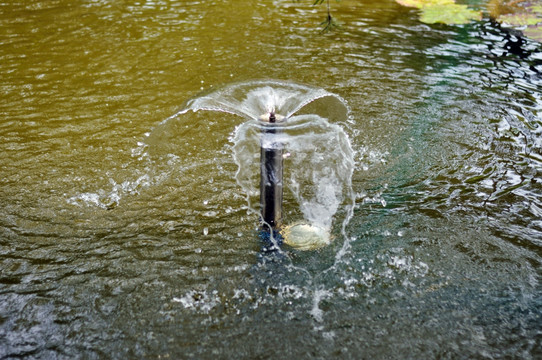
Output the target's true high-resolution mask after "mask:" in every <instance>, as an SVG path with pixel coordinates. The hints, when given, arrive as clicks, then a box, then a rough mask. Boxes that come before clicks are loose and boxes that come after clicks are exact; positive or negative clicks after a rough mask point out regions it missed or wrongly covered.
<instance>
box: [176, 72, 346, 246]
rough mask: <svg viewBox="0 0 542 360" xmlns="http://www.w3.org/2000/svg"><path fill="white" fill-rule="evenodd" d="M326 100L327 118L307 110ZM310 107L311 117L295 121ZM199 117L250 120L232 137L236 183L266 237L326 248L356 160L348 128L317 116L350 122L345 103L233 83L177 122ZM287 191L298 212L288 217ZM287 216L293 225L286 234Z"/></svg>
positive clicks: (283, 86)
mask: <svg viewBox="0 0 542 360" xmlns="http://www.w3.org/2000/svg"><path fill="white" fill-rule="evenodd" d="M320 99H326V100H327V101H326V102H325V103H324V104H323V107H324V108H325V109H324V111H322V110H321V109H318V108H317V107H313V108H311V107H309V106H307V105H309V104H314V102H316V101H317V100H320ZM305 107H306V109H308V110H306V111H305V112H306V114H299V115H297V114H298V113H301V111H302V109H303V108H305ZM200 110H210V111H219V112H225V113H231V114H235V115H238V116H240V117H242V118H244V119H246V120H247V121H246V122H245V123H243V124H241V125H239V126H238V127H237V128H236V130H235V136H234V137H233V143H234V145H233V150H234V158H235V162H236V163H237V165H238V171H237V174H236V180H237V182H238V184H239V185H240V186H241V187H242V189H243V190H244V191H245V193H246V194H247V200H248V203H249V208H250V209H251V210H253V211H254V212H255V213H258V214H259V215H260V220H261V223H262V229H263V230H264V231H267V232H268V233H270V234H271V238H272V239H273V238H275V235H276V234H279V232H280V234H282V236H284V237H286V238H287V239H286V241H285V242H287V243H289V244H290V245H291V246H293V247H298V248H300V249H312V248H317V247H321V246H323V245H327V244H328V243H329V241H330V238H331V236H330V235H329V232H330V230H331V222H332V219H333V216H334V215H335V213H336V212H337V210H338V208H339V206H340V204H341V202H342V201H343V200H344V199H345V198H350V197H351V195H347V196H345V195H344V189H343V188H345V187H346V188H348V187H351V186H350V182H351V176H352V172H353V155H352V150H351V147H350V144H349V141H348V136H347V135H346V134H345V133H344V131H343V130H342V128H340V127H339V126H338V125H335V124H332V123H330V122H329V119H328V118H326V117H322V116H319V114H316V112H322V113H324V115H325V116H328V117H333V120H336V121H342V120H346V118H347V116H348V110H349V109H348V105H347V103H346V101H345V100H344V99H343V98H342V97H340V96H339V95H336V94H333V93H331V92H328V91H327V90H324V89H322V88H316V87H311V86H307V85H301V84H295V83H291V82H285V81H277V80H259V81H249V82H241V83H234V84H231V85H228V86H225V87H223V88H221V89H218V90H213V91H211V92H208V93H205V94H203V95H200V96H197V97H195V98H192V99H190V100H188V101H187V103H186V104H185V106H184V108H183V109H182V110H180V111H179V112H178V113H177V114H175V115H174V116H172V117H171V118H173V117H176V116H178V115H181V114H184V113H187V112H189V111H193V112H197V111H200ZM312 112H315V113H312ZM171 118H169V119H171ZM169 119H166V121H168V120H169ZM254 154H260V159H259V167H256V166H255V164H254V163H255V161H254V160H255V159H254ZM283 164H285V165H284V166H283ZM284 174H286V175H287V178H286V179H285V178H284ZM258 177H259V178H258ZM254 184H259V201H258V205H257V207H256V208H254V207H252V206H251V204H252V201H251V200H250V197H251V195H256V194H258V189H256V188H255V185H254ZM284 189H286V190H287V191H288V192H289V194H287V199H286V200H287V203H288V205H291V204H295V205H293V207H294V208H295V209H294V210H293V209H292V208H291V207H289V209H288V212H287V213H286V212H283V209H282V206H283V191H284ZM283 215H287V216H289V217H290V218H292V219H293V221H292V222H293V223H294V224H293V225H290V226H286V227H283V223H284V222H283V218H282V217H283ZM300 225H303V226H300ZM291 226H295V228H291ZM288 238H289V241H288ZM297 245H299V246H297Z"/></svg>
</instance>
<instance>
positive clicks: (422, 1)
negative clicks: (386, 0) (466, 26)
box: [395, 0, 455, 9]
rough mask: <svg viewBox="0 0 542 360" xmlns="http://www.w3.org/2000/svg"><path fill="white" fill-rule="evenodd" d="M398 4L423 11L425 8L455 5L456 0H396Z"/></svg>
mask: <svg viewBox="0 0 542 360" xmlns="http://www.w3.org/2000/svg"><path fill="white" fill-rule="evenodd" d="M395 1H396V2H397V3H398V4H400V5H403V6H408V7H413V8H418V9H421V8H423V7H424V6H433V5H446V4H455V1H454V0H395Z"/></svg>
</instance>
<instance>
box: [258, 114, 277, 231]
mask: <svg viewBox="0 0 542 360" xmlns="http://www.w3.org/2000/svg"><path fill="white" fill-rule="evenodd" d="M269 122H270V123H271V124H274V123H275V122H276V118H275V114H274V113H271V114H269ZM277 132H278V130H277V128H276V126H274V125H267V124H266V125H264V127H263V130H262V141H261V152H260V205H261V211H262V214H261V215H262V221H263V223H264V224H263V225H264V227H267V226H269V227H271V229H269V230H275V229H277V228H278V227H280V225H281V224H282V147H281V146H280V144H277V143H274V142H272V141H271V142H270V141H269V139H265V138H266V136H268V135H271V137H272V135H274V134H276V133H277Z"/></svg>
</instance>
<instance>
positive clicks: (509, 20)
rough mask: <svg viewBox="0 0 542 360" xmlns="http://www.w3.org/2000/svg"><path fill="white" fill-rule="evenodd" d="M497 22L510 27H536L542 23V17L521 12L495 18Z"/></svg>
mask: <svg viewBox="0 0 542 360" xmlns="http://www.w3.org/2000/svg"><path fill="white" fill-rule="evenodd" d="M497 21H498V22H500V23H502V24H508V25H511V26H527V25H536V24H538V23H540V22H542V17H541V16H540V15H538V14H533V13H528V12H521V13H515V14H505V15H501V16H499V17H498V18H497Z"/></svg>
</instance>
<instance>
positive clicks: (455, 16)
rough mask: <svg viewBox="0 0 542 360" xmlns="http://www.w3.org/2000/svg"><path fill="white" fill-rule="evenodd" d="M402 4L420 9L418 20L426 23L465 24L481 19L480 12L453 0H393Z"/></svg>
mask: <svg viewBox="0 0 542 360" xmlns="http://www.w3.org/2000/svg"><path fill="white" fill-rule="evenodd" d="M395 1H396V2H397V3H399V4H401V5H403V6H409V7H414V8H418V9H420V10H422V14H421V16H420V21H422V22H424V23H426V24H435V23H442V24H467V23H469V22H470V21H472V20H482V12H481V11H476V10H471V9H469V8H468V7H467V6H466V5H458V4H456V3H455V1H454V0H395Z"/></svg>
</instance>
